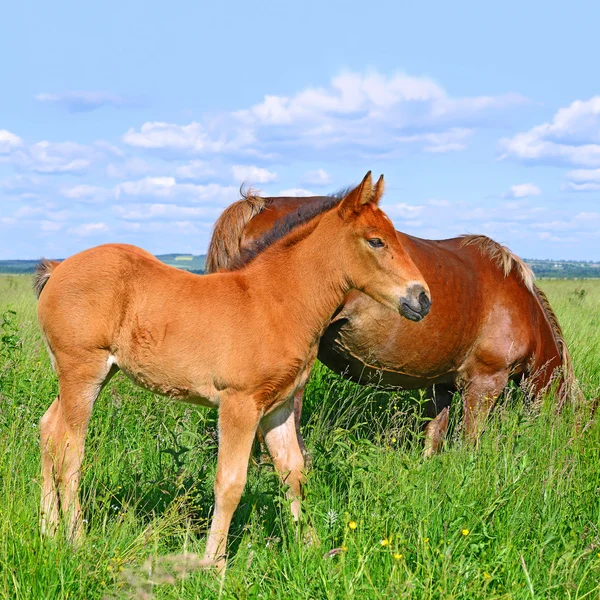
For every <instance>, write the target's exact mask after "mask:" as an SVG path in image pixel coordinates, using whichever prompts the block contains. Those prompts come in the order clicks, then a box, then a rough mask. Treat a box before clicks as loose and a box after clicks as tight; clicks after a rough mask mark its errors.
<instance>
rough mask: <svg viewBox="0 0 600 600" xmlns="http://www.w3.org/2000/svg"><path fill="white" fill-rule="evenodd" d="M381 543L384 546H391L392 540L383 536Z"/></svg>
mask: <svg viewBox="0 0 600 600" xmlns="http://www.w3.org/2000/svg"><path fill="white" fill-rule="evenodd" d="M379 543H380V544H381V545H382V546H389V545H390V540H388V539H387V538H383V539H382V540H381V541H380V542H379Z"/></svg>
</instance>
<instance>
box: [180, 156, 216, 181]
mask: <svg viewBox="0 0 600 600" xmlns="http://www.w3.org/2000/svg"><path fill="white" fill-rule="evenodd" d="M175 175H176V176H177V177H179V178H180V179H187V180H191V181H195V180H198V179H204V178H206V177H210V176H212V175H215V171H214V169H213V168H212V167H211V166H210V165H209V164H208V163H206V162H205V161H203V160H191V161H190V162H188V163H186V164H183V165H180V166H178V167H177V168H176V169H175Z"/></svg>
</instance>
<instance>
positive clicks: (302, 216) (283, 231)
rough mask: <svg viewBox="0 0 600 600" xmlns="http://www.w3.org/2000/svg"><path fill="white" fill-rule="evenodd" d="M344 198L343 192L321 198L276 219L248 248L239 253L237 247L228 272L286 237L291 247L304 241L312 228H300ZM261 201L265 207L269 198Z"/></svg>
mask: <svg viewBox="0 0 600 600" xmlns="http://www.w3.org/2000/svg"><path fill="white" fill-rule="evenodd" d="M345 196H346V192H345V191H343V192H338V193H336V194H332V195H330V196H323V201H322V202H320V203H318V204H302V205H300V206H299V207H298V208H297V209H296V210H294V211H292V212H289V213H287V214H286V215H284V216H283V217H281V218H280V219H277V221H275V223H274V225H273V227H271V229H269V230H268V231H267V232H265V234H264V235H263V236H262V237H260V238H259V239H258V240H256V241H255V242H253V244H252V246H251V247H250V248H248V249H244V250H241V251H240V250H239V246H238V252H239V254H238V256H237V257H236V258H234V259H233V260H232V261H231V263H230V264H229V267H228V268H229V270H231V271H236V270H238V269H241V268H242V267H244V266H246V265H247V264H248V263H250V262H252V261H253V260H254V259H255V258H256V257H257V256H258V255H259V254H261V253H262V252H264V251H265V250H266V249H267V248H269V247H270V246H272V245H273V244H275V243H276V242H278V241H279V240H282V239H283V238H285V237H287V236H289V237H290V239H289V240H288V245H293V244H295V243H297V242H299V241H300V240H302V239H304V238H305V237H306V236H307V235H308V234H309V233H310V232H311V231H312V228H306V227H302V226H303V225H307V224H309V223H311V222H312V221H313V220H314V219H315V218H316V217H318V216H319V215H322V214H323V213H325V212H327V211H329V210H331V209H332V208H333V207H334V206H337V205H338V204H339V203H340V202H341V201H342V200H343V199H344V198H345ZM262 200H265V205H268V204H269V201H270V200H271V198H266V199H262ZM292 232H295V233H296V235H290V234H292Z"/></svg>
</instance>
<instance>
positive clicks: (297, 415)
mask: <svg viewBox="0 0 600 600" xmlns="http://www.w3.org/2000/svg"><path fill="white" fill-rule="evenodd" d="M305 389H306V388H305V386H302V387H301V388H299V389H298V390H296V393H295V394H294V422H295V424H296V437H297V438H298V446H300V451H301V452H302V456H303V457H304V465H305V469H307V470H308V469H310V468H311V467H312V457H311V455H310V454H309V452H308V450H307V449H306V445H305V444H304V438H303V437H302V433H301V432H300V419H301V417H302V400H303V398H304V390H305Z"/></svg>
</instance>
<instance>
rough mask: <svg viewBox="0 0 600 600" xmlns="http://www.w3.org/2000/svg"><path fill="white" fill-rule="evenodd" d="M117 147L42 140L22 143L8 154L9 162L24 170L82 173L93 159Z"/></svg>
mask: <svg viewBox="0 0 600 600" xmlns="http://www.w3.org/2000/svg"><path fill="white" fill-rule="evenodd" d="M116 151H117V150H116V149H115V148H114V147H113V146H111V145H110V144H102V143H98V144H96V145H95V146H84V145H82V144H78V143H75V142H48V141H45V140H44V141H42V142H37V143H35V144H31V145H30V146H25V145H22V146H19V147H17V148H16V149H13V150H12V151H11V152H10V154H9V155H8V158H7V162H9V163H10V164H12V165H14V166H15V167H16V168H17V169H20V170H23V171H34V172H36V173H43V174H52V175H54V174H61V173H74V174H78V173H81V172H83V171H85V170H87V169H88V168H89V167H90V166H91V165H92V163H93V162H95V161H98V160H101V159H102V158H104V157H105V156H106V154H107V152H110V153H112V154H114V152H116Z"/></svg>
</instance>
